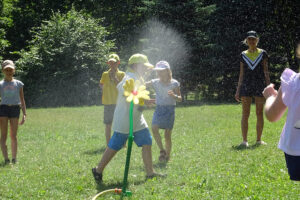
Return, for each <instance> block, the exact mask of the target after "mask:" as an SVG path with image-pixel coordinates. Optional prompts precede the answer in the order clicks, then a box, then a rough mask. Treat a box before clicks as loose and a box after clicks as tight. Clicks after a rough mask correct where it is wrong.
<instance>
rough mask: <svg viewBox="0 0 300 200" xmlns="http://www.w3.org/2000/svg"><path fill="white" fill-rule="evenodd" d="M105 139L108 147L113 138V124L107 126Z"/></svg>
mask: <svg viewBox="0 0 300 200" xmlns="http://www.w3.org/2000/svg"><path fill="white" fill-rule="evenodd" d="M105 137H106V145H108V142H109V140H110V137H111V124H105Z"/></svg>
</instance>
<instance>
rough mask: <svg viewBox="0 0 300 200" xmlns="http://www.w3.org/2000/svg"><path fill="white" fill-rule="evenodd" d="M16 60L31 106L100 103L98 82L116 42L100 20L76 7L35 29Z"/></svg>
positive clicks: (56, 15) (54, 16)
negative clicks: (26, 47) (28, 43)
mask: <svg viewBox="0 0 300 200" xmlns="http://www.w3.org/2000/svg"><path fill="white" fill-rule="evenodd" d="M32 33H33V39H32V40H31V41H30V46H29V48H28V49H29V50H28V51H27V50H23V51H21V59H19V61H18V62H17V64H18V66H19V67H20V69H21V70H22V72H23V73H21V80H22V81H24V84H25V87H24V89H25V95H26V100H27V103H28V104H29V106H73V105H91V104H95V103H98V102H100V94H99V89H98V82H99V78H100V76H101V73H102V72H103V70H104V69H105V68H106V64H104V63H105V62H106V58H105V55H107V54H108V53H109V52H110V51H111V49H112V48H113V47H114V44H113V42H112V41H111V40H106V37H107V36H108V32H107V31H106V30H105V28H104V27H103V26H101V21H99V20H95V19H93V18H91V17H89V16H85V15H83V14H82V13H80V12H76V11H75V10H71V11H69V12H68V13H67V14H60V13H56V14H54V15H53V16H52V17H51V19H50V20H49V21H45V22H44V23H43V24H42V25H41V27H39V28H36V29H34V31H33V32H32Z"/></svg>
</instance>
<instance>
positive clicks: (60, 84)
mask: <svg viewBox="0 0 300 200" xmlns="http://www.w3.org/2000/svg"><path fill="white" fill-rule="evenodd" d="M249 30H255V31H257V32H258V34H259V36H260V41H259V45H258V46H259V47H260V48H263V49H265V50H266V51H267V52H268V54H269V56H270V59H269V70H270V73H271V81H272V82H275V83H276V84H279V76H280V74H281V72H282V71H283V69H284V68H286V67H290V68H292V69H294V70H298V67H299V66H298V65H299V63H298V62H299V61H298V60H297V57H296V56H295V54H296V52H295V49H296V46H297V43H298V42H299V33H300V1H297V0H253V1H242V0H223V1H219V0H182V1H174V0H152V1H147V0H135V1H133V0H126V1H124V0H110V1H93V0H86V1H81V0H66V1H58V0H43V1H33V0H0V61H1V60H3V59H12V60H14V61H16V63H17V73H16V75H17V76H18V77H20V79H21V80H22V81H23V82H24V83H25V87H24V92H25V96H26V101H27V102H28V104H29V106H74V105H94V104H99V103H100V99H101V98H100V96H101V94H100V90H99V88H98V82H99V79H100V76H101V74H102V72H103V71H105V70H106V69H107V66H106V56H107V55H108V54H109V53H110V52H116V53H118V54H119V55H120V57H121V69H125V68H126V63H127V62H126V61H127V60H128V58H129V57H130V56H131V55H132V54H133V53H137V52H140V53H145V54H146V55H147V56H148V57H149V59H150V61H151V62H152V63H154V64H155V62H157V61H159V60H161V59H164V60H167V61H168V62H169V63H170V64H171V67H172V70H173V76H174V77H175V78H176V79H178V80H179V81H180V82H181V89H182V92H183V94H185V95H187V94H188V92H191V91H192V92H193V93H194V94H196V97H195V98H200V97H201V98H203V99H207V100H211V99H215V100H222V101H232V100H233V96H234V93H235V90H236V85H237V81H238V75H239V56H240V53H241V51H243V50H245V49H246V48H247V47H246V46H245V45H243V44H242V42H241V41H242V40H243V39H244V38H245V37H246V36H245V34H246V32H247V31H249Z"/></svg>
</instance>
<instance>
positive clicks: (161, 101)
mask: <svg viewBox="0 0 300 200" xmlns="http://www.w3.org/2000/svg"><path fill="white" fill-rule="evenodd" d="M151 83H152V87H153V88H154V90H155V93H156V98H155V99H156V100H155V103H156V105H164V106H165V105H176V100H175V99H174V98H173V97H171V96H170V95H168V91H169V90H174V89H176V88H178V87H179V86H180V84H179V82H178V81H176V80H175V79H172V80H171V82H170V83H167V84H165V83H162V82H160V80H159V79H152V80H151Z"/></svg>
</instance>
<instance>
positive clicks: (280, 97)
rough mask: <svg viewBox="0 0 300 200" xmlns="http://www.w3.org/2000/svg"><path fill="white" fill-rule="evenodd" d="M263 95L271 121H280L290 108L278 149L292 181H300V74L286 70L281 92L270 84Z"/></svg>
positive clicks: (267, 115) (268, 117) (283, 74)
mask: <svg viewBox="0 0 300 200" xmlns="http://www.w3.org/2000/svg"><path fill="white" fill-rule="evenodd" d="M263 95H264V96H265V98H266V99H267V101H266V105H265V114H266V117H267V119H268V120H269V121H271V122H275V121H277V120H279V119H280V118H281V117H282V115H283V114H284V112H285V110H286V108H288V114H287V119H286V122H285V125H284V127H283V130H282V133H281V137H280V140H279V144H278V148H279V149H281V150H282V151H283V152H284V153H285V159H286V165H287V168H288V172H289V175H290V179H291V180H295V181H300V74H299V73H295V72H294V71H292V70H291V69H285V70H284V72H283V73H282V75H281V86H280V88H279V90H278V91H277V90H275V89H274V85H273V84H270V85H269V86H267V87H266V88H265V89H264V91H263Z"/></svg>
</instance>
